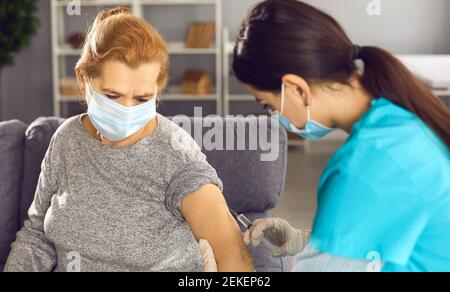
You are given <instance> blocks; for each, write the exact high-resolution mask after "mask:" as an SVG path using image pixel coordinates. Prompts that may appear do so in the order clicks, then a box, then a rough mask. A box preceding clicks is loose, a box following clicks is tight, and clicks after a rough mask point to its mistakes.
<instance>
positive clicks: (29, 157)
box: [19, 117, 64, 226]
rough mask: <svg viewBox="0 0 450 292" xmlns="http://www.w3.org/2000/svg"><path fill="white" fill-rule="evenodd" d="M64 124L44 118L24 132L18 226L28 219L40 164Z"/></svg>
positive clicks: (57, 119) (60, 119) (37, 120)
mask: <svg viewBox="0 0 450 292" xmlns="http://www.w3.org/2000/svg"><path fill="white" fill-rule="evenodd" d="M63 122H64V119H62V118H55V117H50V118H45V117H40V118H38V119H36V120H35V121H34V122H33V123H32V124H31V125H30V126H29V127H28V129H27V130H26V132H25V149H24V159H25V161H24V171H23V187H22V196H21V201H20V222H19V223H20V226H22V225H23V221H25V219H26V218H27V217H28V209H29V208H30V205H31V203H32V202H33V199H34V195H35V191H36V187H37V183H38V179H39V174H40V173H41V163H42V160H43V159H44V155H45V153H46V152H47V148H48V146H49V144H50V140H51V138H52V136H53V134H54V133H55V131H56V129H58V127H59V126H60V125H61V124H62V123H63Z"/></svg>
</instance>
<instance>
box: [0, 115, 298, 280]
mask: <svg viewBox="0 0 450 292" xmlns="http://www.w3.org/2000/svg"><path fill="white" fill-rule="evenodd" d="M216 119H221V118H216ZM63 121H64V120H63V119H61V118H54V117H48V118H38V119H37V120H36V121H34V122H33V123H32V124H31V125H29V126H27V125H26V124H24V123H22V122H20V121H18V120H12V121H7V122H0V161H1V167H0V271H3V267H4V264H5V261H6V259H7V257H8V254H9V251H10V245H11V242H12V241H14V239H15V235H16V232H17V231H18V230H19V229H20V227H21V226H22V224H23V221H24V220H25V219H26V217H27V211H28V208H29V206H30V204H31V202H32V200H33V198H34V192H35V189H36V184H37V180H38V176H39V173H40V166H41V162H42V159H43V157H44V155H45V152H46V150H47V147H48V145H49V142H50V139H51V137H52V135H53V133H54V132H55V130H56V129H57V128H58V127H59V126H60V125H61V123H62V122H63ZM216 122H221V123H223V125H224V126H226V125H227V123H230V122H233V123H234V124H239V123H244V124H247V126H248V127H247V130H248V129H251V128H252V125H250V124H255V123H256V125H253V126H257V127H259V125H260V124H261V120H260V119H252V120H248V119H244V118H241V119H224V120H221V121H216ZM266 124H267V123H266ZM276 127H277V128H278V127H279V125H278V124H277V126H276ZM278 129H280V130H279V156H278V159H277V160H275V161H273V162H262V161H261V159H260V154H261V153H262V152H261V151H260V150H257V151H250V150H242V151H238V150H232V151H226V150H223V151H220V150H213V151H204V153H205V154H206V156H207V157H208V161H209V162H210V163H211V164H212V165H213V166H214V167H215V168H216V170H217V172H218V174H219V176H220V178H221V179H222V180H223V182H224V194H225V197H226V200H227V202H228V204H229V205H230V207H231V208H233V209H234V210H236V211H237V212H242V213H245V214H247V215H248V217H249V218H251V219H252V220H253V219H256V218H262V217H266V216H267V215H268V214H267V211H268V210H270V209H271V208H273V207H275V206H276V204H277V202H278V201H279V199H280V195H281V193H282V190H283V186H284V179H285V173H286V161H287V137H286V132H285V131H284V130H281V128H278ZM207 130H208V128H203V134H204V133H205V132H206V131H207ZM271 130H274V129H270V128H269V129H268V131H271ZM269 137H270V136H269ZM224 139H226V137H224ZM246 139H248V137H247V138H246ZM235 140H236V139H235ZM246 142H247V143H248V141H246ZM246 145H248V144H246ZM246 149H248V148H246ZM250 251H251V253H252V255H253V257H254V263H255V268H256V270H257V271H261V272H269V271H274V272H276V271H288V270H289V269H290V266H289V261H288V259H287V258H283V259H277V258H273V257H272V256H271V254H270V252H269V251H268V250H267V249H266V248H265V247H264V246H262V245H261V246H260V247H258V248H253V247H251V248H250Z"/></svg>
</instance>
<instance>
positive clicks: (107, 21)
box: [75, 7, 169, 91]
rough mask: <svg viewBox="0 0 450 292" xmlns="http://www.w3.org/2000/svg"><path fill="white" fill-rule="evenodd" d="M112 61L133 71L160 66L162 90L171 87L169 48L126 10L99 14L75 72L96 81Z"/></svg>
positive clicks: (149, 28) (119, 8)
mask: <svg viewBox="0 0 450 292" xmlns="http://www.w3.org/2000/svg"><path fill="white" fill-rule="evenodd" d="M108 60H116V61H120V62H123V63H125V64H127V65H128V66H130V67H132V68H136V67H138V66H139V65H141V64H143V63H150V62H158V63H160V64H161V72H160V74H159V76H158V80H157V83H158V88H159V90H160V91H162V90H163V89H164V88H165V87H166V85H167V80H168V66H169V56H168V49H167V44H166V43H165V41H164V40H163V38H162V37H161V35H160V34H159V33H158V32H157V31H156V30H155V29H154V28H153V27H152V26H151V25H150V24H149V23H147V22H146V21H145V20H143V19H141V18H139V17H136V16H134V15H133V13H132V12H131V11H130V9H128V8H126V7H118V8H112V9H106V10H103V11H101V12H99V13H98V15H97V17H96V19H95V21H94V23H93V25H92V27H91V28H90V29H89V31H88V34H87V36H86V40H85V43H84V45H83V50H82V54H81V57H80V59H79V60H78V62H77V65H76V67H75V68H76V69H77V70H78V69H79V70H81V73H83V74H84V75H86V77H88V78H96V77H98V76H99V75H100V73H101V68H102V65H103V64H104V63H105V62H106V61H108Z"/></svg>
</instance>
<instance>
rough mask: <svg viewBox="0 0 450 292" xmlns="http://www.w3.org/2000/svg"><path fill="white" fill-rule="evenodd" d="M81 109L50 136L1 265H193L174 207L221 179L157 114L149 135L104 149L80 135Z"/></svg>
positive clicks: (185, 229) (186, 232) (189, 238)
mask: <svg viewBox="0 0 450 292" xmlns="http://www.w3.org/2000/svg"><path fill="white" fill-rule="evenodd" d="M82 116H83V115H79V116H75V117H72V118H70V119H68V120H66V121H65V122H64V123H63V124H62V125H61V127H60V128H59V129H58V130H57V131H56V133H55V134H54V136H53V138H52V140H51V142H50V146H49V149H48V151H47V153H46V155H45V158H44V160H43V162H42V165H41V166H42V171H41V174H40V177H39V181H38V186H37V189H36V193H35V199H34V202H33V204H32V206H31V208H30V210H29V220H27V221H26V222H25V225H24V227H23V228H22V230H21V231H19V232H18V234H17V239H16V241H15V242H14V243H13V244H12V251H11V254H10V255H9V258H8V261H7V263H6V266H5V271H68V270H69V271H82V272H88V271H201V270H202V269H203V265H202V259H201V253H200V250H199V246H198V243H197V242H196V241H195V239H194V236H193V234H192V232H191V230H190V228H189V226H188V225H187V223H186V222H185V221H184V220H183V217H182V215H181V211H180V205H181V201H182V198H183V196H185V195H187V194H190V193H192V192H194V191H196V190H198V189H199V188H200V187H201V186H203V185H205V184H208V183H213V184H216V185H218V186H219V187H220V188H221V189H222V182H221V181H220V179H219V178H218V176H217V173H216V171H215V170H214V169H213V168H212V167H211V166H210V165H209V164H208V163H207V161H206V157H205V155H204V154H202V153H201V151H200V149H199V148H198V146H197V145H196V144H195V142H194V141H193V139H192V138H191V137H190V136H189V135H188V134H187V133H186V132H184V131H183V130H181V129H180V128H179V127H178V126H177V125H175V124H173V123H172V122H171V121H170V120H168V119H167V118H165V117H163V116H161V115H158V116H157V119H158V127H157V129H156V130H155V132H154V133H153V134H152V135H150V136H148V137H145V138H143V139H142V140H140V141H139V142H138V143H137V144H135V145H132V146H127V147H120V148H118V147H113V146H107V145H103V144H101V143H100V142H99V141H97V140H95V139H94V138H92V137H91V136H90V135H89V134H88V133H87V132H86V130H85V129H84V127H83V125H82V122H81V118H82ZM177 143H178V144H177Z"/></svg>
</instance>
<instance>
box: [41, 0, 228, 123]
mask: <svg viewBox="0 0 450 292" xmlns="http://www.w3.org/2000/svg"><path fill="white" fill-rule="evenodd" d="M80 2H81V5H82V8H83V7H112V6H128V7H130V8H131V10H132V11H133V13H134V15H136V16H138V17H143V16H144V13H143V12H144V8H146V7H148V6H152V5H159V6H165V5H169V6H176V5H212V6H213V7H214V15H215V16H214V22H215V23H216V31H215V39H216V41H215V43H214V44H212V46H211V47H210V48H186V47H185V43H184V42H182V41H180V42H168V44H167V45H168V49H169V54H170V55H187V56H192V55H197V56H203V55H204V56H214V57H215V68H216V69H215V70H216V72H215V73H216V83H215V84H214V90H213V92H214V94H208V95H186V94H183V93H181V90H180V88H179V87H176V86H169V87H168V88H167V90H166V92H165V93H164V94H163V95H162V96H161V100H162V101H180V102H182V101H212V102H215V103H216V112H215V114H218V115H222V114H223V112H222V105H223V104H222V79H221V78H220V76H221V73H222V68H221V67H222V43H221V41H222V38H221V31H222V0H81V1H80ZM70 4H73V1H72V0H51V6H50V7H51V19H52V21H51V24H52V26H51V29H52V59H53V65H52V67H53V96H54V98H53V105H54V115H55V116H61V102H78V101H80V100H82V99H83V98H82V97H78V96H63V95H61V94H60V91H59V90H60V88H59V87H60V81H61V80H62V79H63V78H66V76H65V75H66V72H68V71H70V70H66V69H67V68H66V62H67V60H65V59H64V58H61V57H79V56H81V49H74V48H72V47H71V46H70V44H61V42H63V41H64V40H65V39H66V37H67V36H66V35H65V21H66V17H67V16H66V10H65V9H64V8H65V7H67V6H68V5H70ZM205 17H210V15H205ZM193 21H199V20H198V19H195V20H194V19H193ZM163 37H164V36H163ZM191 69H195V68H191Z"/></svg>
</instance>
